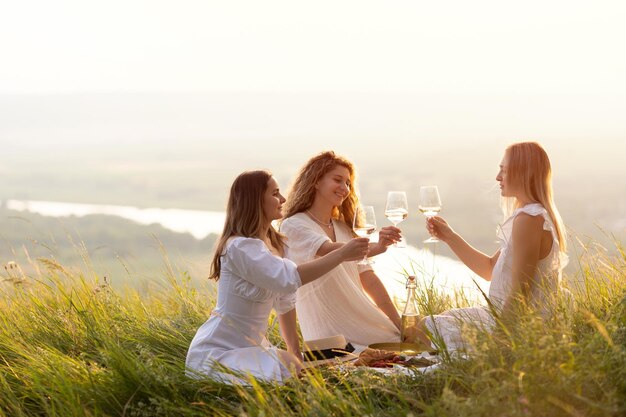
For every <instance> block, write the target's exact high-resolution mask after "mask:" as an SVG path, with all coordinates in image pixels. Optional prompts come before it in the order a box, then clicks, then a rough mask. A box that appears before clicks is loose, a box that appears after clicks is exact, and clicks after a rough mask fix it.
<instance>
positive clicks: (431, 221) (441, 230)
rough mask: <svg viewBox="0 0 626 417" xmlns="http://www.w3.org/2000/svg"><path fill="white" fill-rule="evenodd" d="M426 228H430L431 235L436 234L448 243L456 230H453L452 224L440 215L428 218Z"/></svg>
mask: <svg viewBox="0 0 626 417" xmlns="http://www.w3.org/2000/svg"><path fill="white" fill-rule="evenodd" d="M426 230H428V233H430V235H431V236H434V237H436V238H437V239H439V240H441V241H443V242H446V243H447V242H448V241H449V240H450V238H451V237H452V236H453V235H454V230H452V228H451V227H450V225H448V223H447V222H446V221H445V220H444V219H443V218H442V217H439V216H434V217H427V218H426Z"/></svg>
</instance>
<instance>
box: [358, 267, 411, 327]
mask: <svg viewBox="0 0 626 417" xmlns="http://www.w3.org/2000/svg"><path fill="white" fill-rule="evenodd" d="M359 277H360V278H361V285H363V290H365V292H366V293H367V295H369V296H370V298H371V299H372V300H373V301H374V304H376V305H377V306H378V308H380V309H381V311H382V312H383V313H385V315H386V316H387V317H389V320H391V321H392V322H393V324H395V326H396V327H397V328H398V329H400V327H401V319H400V314H398V310H397V309H396V306H395V305H394V304H393V302H392V301H391V298H390V297H389V294H388V293H387V290H386V289H385V286H384V285H383V283H382V282H381V281H380V278H378V275H376V274H375V273H374V271H364V272H361V274H360V275H359Z"/></svg>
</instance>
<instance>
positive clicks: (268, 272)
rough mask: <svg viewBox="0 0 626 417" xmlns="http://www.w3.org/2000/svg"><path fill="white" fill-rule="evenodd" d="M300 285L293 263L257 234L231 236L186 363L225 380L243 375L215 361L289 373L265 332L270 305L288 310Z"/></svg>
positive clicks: (270, 376) (250, 370)
mask: <svg viewBox="0 0 626 417" xmlns="http://www.w3.org/2000/svg"><path fill="white" fill-rule="evenodd" d="M300 286H301V280H300V275H299V274H298V271H297V266H296V264H295V263H293V262H292V261H290V260H289V259H283V258H281V257H278V256H275V255H273V254H272V253H271V252H270V251H269V250H268V248H267V246H266V245H265V243H263V241H262V240H260V239H252V238H245V237H236V238H233V239H232V240H231V241H229V242H228V243H227V245H226V248H225V250H224V253H223V256H222V266H221V272H220V279H219V281H218V292H217V305H216V307H215V308H214V309H213V311H212V312H211V316H210V318H209V319H208V320H207V321H206V322H205V323H204V324H203V325H202V326H201V327H200V328H199V329H198V331H197V333H196V335H195V337H194V338H193V340H192V342H191V345H190V346H189V351H188V352H187V360H186V365H187V368H189V369H190V370H194V371H197V372H198V373H201V374H204V375H207V376H209V377H212V378H214V379H218V380H221V381H223V382H227V383H228V382H230V383H240V382H242V380H241V379H239V378H236V377H233V376H232V375H229V374H227V373H223V372H220V371H219V370H218V369H214V364H216V363H218V364H220V365H223V366H226V367H228V368H230V369H232V370H234V371H238V372H243V373H247V374H251V375H253V376H255V377H256V378H258V379H263V380H273V381H279V382H282V381H284V380H285V379H286V378H288V377H289V376H290V373H289V371H288V369H287V368H286V367H285V365H284V364H282V363H281V362H280V360H279V359H278V356H277V354H276V351H277V348H276V347H274V346H272V345H271V344H270V343H269V341H268V340H267V338H266V337H265V334H266V331H267V327H268V317H269V315H270V312H271V310H272V308H274V309H275V310H276V312H277V313H279V314H282V313H286V312H288V311H290V310H292V309H293V308H294V304H295V291H296V290H297V288H298V287H300ZM188 375H190V376H192V377H193V376H198V375H197V374H195V375H194V372H188Z"/></svg>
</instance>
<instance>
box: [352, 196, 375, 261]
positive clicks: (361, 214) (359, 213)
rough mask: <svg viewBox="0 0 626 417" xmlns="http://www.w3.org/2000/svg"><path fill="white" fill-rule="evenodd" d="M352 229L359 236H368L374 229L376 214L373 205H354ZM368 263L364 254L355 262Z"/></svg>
mask: <svg viewBox="0 0 626 417" xmlns="http://www.w3.org/2000/svg"><path fill="white" fill-rule="evenodd" d="M352 230H354V233H356V234H357V236H359V237H368V236H369V235H371V234H372V233H374V232H375V231H376V214H374V207H373V206H363V207H358V206H357V207H356V209H355V211H354V219H353V222H352ZM370 263H371V262H370V261H368V259H367V254H366V255H365V256H363V259H361V260H360V261H359V262H357V265H369V264H370Z"/></svg>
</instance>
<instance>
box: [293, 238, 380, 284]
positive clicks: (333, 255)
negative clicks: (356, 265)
mask: <svg viewBox="0 0 626 417" xmlns="http://www.w3.org/2000/svg"><path fill="white" fill-rule="evenodd" d="M327 243H331V242H327ZM325 244H326V243H325ZM325 244H324V245H325ZM368 244H369V240H368V239H367V238H354V239H352V240H351V241H350V242H348V243H346V244H341V247H339V248H337V249H336V250H331V251H329V252H327V253H326V254H325V255H324V256H322V257H321V258H317V259H314V260H312V261H309V262H306V263H303V264H300V265H299V266H298V274H300V279H301V281H302V285H304V284H308V283H309V282H311V281H313V280H315V279H317V278H319V277H321V276H322V275H324V274H325V273H327V272H329V271H330V270H332V269H333V268H335V267H336V266H337V265H339V264H340V263H342V262H344V261H356V260H358V259H361V258H363V256H365V254H366V253H367V249H368ZM324 245H322V247H323V246H324ZM318 253H319V251H318Z"/></svg>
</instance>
